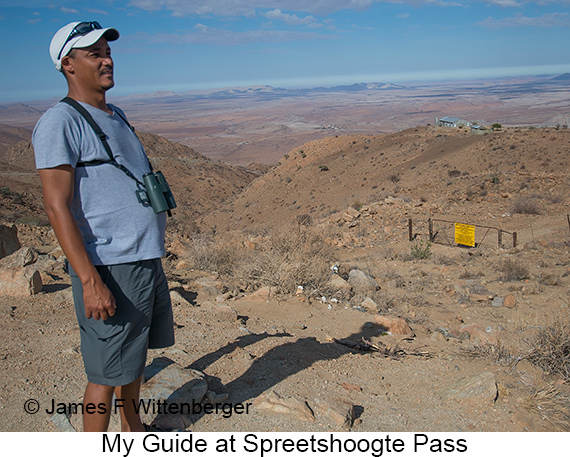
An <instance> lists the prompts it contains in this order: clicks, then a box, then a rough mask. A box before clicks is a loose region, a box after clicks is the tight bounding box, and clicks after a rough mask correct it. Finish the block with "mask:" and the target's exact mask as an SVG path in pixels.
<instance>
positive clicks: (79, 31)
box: [57, 21, 103, 59]
mask: <svg viewBox="0 0 570 457" xmlns="http://www.w3.org/2000/svg"><path fill="white" fill-rule="evenodd" d="M102 28H103V27H101V24H99V23H98V22H97V21H93V22H80V23H79V24H77V25H76V26H75V27H74V28H73V30H72V31H71V33H70V34H69V36H68V37H67V40H65V42H64V43H63V46H62V47H61V51H59V54H58V55H57V58H58V59H61V53H62V52H63V49H64V48H65V45H66V44H67V43H69V42H70V41H71V40H72V39H73V38H75V37H76V36H78V35H87V34H88V33H89V32H91V31H92V30H99V29H102Z"/></svg>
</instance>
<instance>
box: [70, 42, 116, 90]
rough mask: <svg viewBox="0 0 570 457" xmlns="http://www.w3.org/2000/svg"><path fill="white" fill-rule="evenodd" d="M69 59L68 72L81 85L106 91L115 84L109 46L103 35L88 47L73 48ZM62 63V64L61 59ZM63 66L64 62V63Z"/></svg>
mask: <svg viewBox="0 0 570 457" xmlns="http://www.w3.org/2000/svg"><path fill="white" fill-rule="evenodd" d="M66 58H68V59H69V64H70V65H71V67H70V68H68V69H67V70H68V72H69V73H71V74H72V75H73V78H74V79H75V80H76V81H77V82H78V83H79V84H80V85H81V86H83V87H85V88H90V89H94V90H97V91H101V90H102V91H107V90H109V89H110V88H111V87H113V86H114V85H115V81H114V79H113V59H112V58H111V48H110V47H109V44H108V43H107V40H106V39H105V38H103V37H101V38H100V39H99V41H97V42H96V43H95V44H93V45H91V46H89V47H88V48H79V49H74V50H73V51H72V53H71V54H70V55H68V56H67V57H66ZM62 64H64V62H63V59H62ZM64 68H65V64H64Z"/></svg>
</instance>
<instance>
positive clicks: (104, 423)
mask: <svg viewBox="0 0 570 457" xmlns="http://www.w3.org/2000/svg"><path fill="white" fill-rule="evenodd" d="M114 389H115V388H114V387H113V386H103V385H101V384H93V383H92V382H89V383H87V388H86V389H85V396H84V397H83V406H84V407H85V408H86V407H87V405H95V412H94V413H87V412H86V411H84V413H83V430H84V431H85V432H106V431H107V428H108V427H109V418H110V417H111V400H112V398H113V390H114ZM103 405H104V407H105V412H104V413H103V412H101V411H102V407H103Z"/></svg>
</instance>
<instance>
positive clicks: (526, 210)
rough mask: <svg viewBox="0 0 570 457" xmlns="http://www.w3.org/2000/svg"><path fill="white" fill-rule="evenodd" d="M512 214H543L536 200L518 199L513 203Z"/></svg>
mask: <svg viewBox="0 0 570 457" xmlns="http://www.w3.org/2000/svg"><path fill="white" fill-rule="evenodd" d="M512 212H513V213H514V214H541V211H540V208H539V205H538V203H537V202H536V200H534V199H531V198H518V199H516V200H515V201H514V202H513V208H512Z"/></svg>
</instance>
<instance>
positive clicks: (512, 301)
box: [503, 294, 517, 308]
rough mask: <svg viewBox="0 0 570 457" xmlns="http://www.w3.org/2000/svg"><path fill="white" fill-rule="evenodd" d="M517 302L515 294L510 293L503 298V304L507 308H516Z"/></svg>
mask: <svg viewBox="0 0 570 457" xmlns="http://www.w3.org/2000/svg"><path fill="white" fill-rule="evenodd" d="M516 304H517V299H516V298H515V296H514V295H512V294H509V295H507V296H506V297H505V298H504V299H503V306H504V307H505V308H514V307H515V306H516Z"/></svg>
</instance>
